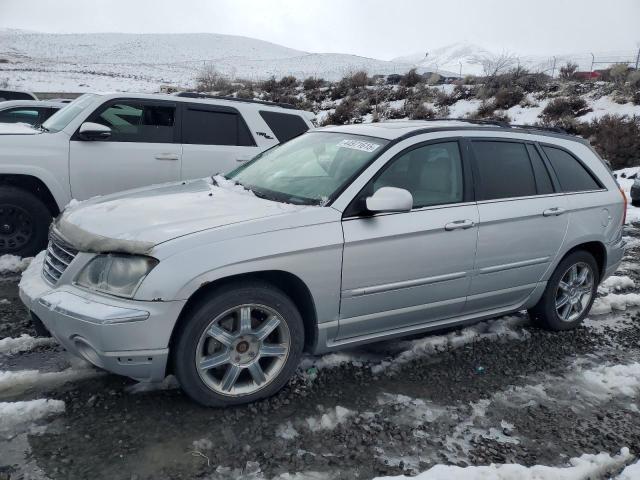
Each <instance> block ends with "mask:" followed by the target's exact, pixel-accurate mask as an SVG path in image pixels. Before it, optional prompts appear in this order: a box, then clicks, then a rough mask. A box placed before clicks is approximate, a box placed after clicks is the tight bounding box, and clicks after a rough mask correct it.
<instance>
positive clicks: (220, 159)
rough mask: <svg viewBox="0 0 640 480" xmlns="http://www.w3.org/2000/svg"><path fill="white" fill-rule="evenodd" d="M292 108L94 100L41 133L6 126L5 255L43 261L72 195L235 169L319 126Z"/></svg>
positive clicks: (142, 97) (178, 99)
mask: <svg viewBox="0 0 640 480" xmlns="http://www.w3.org/2000/svg"><path fill="white" fill-rule="evenodd" d="M312 117H313V114H311V113H309V112H304V111H301V110H296V109H294V108H292V107H291V106H290V105H286V104H276V103H268V102H258V101H246V100H240V99H235V98H227V97H210V96H205V95H200V94H195V93H193V94H192V93H182V94H178V95H173V96H168V95H162V94H155V95H151V94H149V95H147V94H122V93H120V94H85V95H82V96H81V97H79V98H78V99H76V100H75V101H73V102H72V103H70V104H68V105H67V106H66V107H64V108H63V109H61V110H60V111H58V112H57V113H56V114H54V115H53V116H52V117H51V118H49V119H48V120H47V121H46V122H44V123H43V124H42V125H41V126H40V127H38V128H32V127H30V126H27V125H23V124H12V125H10V124H0V254H4V253H12V254H16V255H21V256H29V255H34V254H35V253H37V252H38V251H40V250H42V249H43V248H44V247H45V246H46V243H47V236H48V228H49V224H50V223H51V220H52V218H53V217H55V216H56V215H58V214H59V213H60V211H62V210H63V209H64V207H65V205H67V203H69V201H70V200H71V199H72V198H75V199H77V200H84V199H87V198H89V197H93V196H96V195H104V194H108V193H112V192H117V191H121V190H126V189H130V188H135V187H140V186H145V185H151V184H155V183H163V182H170V181H179V180H183V179H190V178H198V177H205V176H208V175H212V174H215V173H226V172H229V171H231V170H233V169H235V168H236V167H238V166H239V165H241V163H242V162H245V161H247V160H249V159H251V158H253V157H254V156H256V155H257V154H258V153H260V152H263V151H264V150H267V149H269V148H271V147H273V146H275V145H277V144H279V143H282V142H285V141H287V140H289V139H291V138H293V137H296V136H298V135H300V134H301V133H304V132H305V131H307V130H309V129H310V128H312V127H313V125H312V123H311V118H312Z"/></svg>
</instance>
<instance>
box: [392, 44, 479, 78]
mask: <svg viewBox="0 0 640 480" xmlns="http://www.w3.org/2000/svg"><path fill="white" fill-rule="evenodd" d="M485 55H490V52H489V51H488V50H486V49H485V48H483V47H481V46H479V45H475V44H472V43H468V42H458V43H453V44H451V45H447V46H444V47H440V48H435V49H433V50H431V49H426V50H425V51H424V52H416V53H412V54H409V55H405V56H401V57H396V58H394V59H393V60H392V61H394V62H399V63H410V64H413V65H415V66H416V67H419V68H421V69H425V70H433V71H436V70H437V71H442V70H449V71H453V72H458V73H459V72H460V63H462V72H463V73H465V74H467V73H471V74H478V73H481V71H482V67H481V66H480V65H479V64H478V59H479V58H481V57H482V56H485Z"/></svg>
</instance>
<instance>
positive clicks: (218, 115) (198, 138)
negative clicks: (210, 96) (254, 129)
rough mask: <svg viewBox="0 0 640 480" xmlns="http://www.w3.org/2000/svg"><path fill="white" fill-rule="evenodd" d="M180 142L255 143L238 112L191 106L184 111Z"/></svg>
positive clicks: (206, 143)
mask: <svg viewBox="0 0 640 480" xmlns="http://www.w3.org/2000/svg"><path fill="white" fill-rule="evenodd" d="M182 143H189V144H195V145H237V146H241V147H252V146H254V145H255V142H254V141H253V138H252V137H251V134H250V133H249V129H248V128H247V125H246V124H245V122H244V119H243V118H242V117H241V116H240V115H239V114H238V113H236V112H231V111H229V112H227V111H215V110H203V109H198V108H193V107H189V108H187V109H186V111H185V118H184V122H183V127H182Z"/></svg>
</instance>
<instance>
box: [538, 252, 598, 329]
mask: <svg viewBox="0 0 640 480" xmlns="http://www.w3.org/2000/svg"><path fill="white" fill-rule="evenodd" d="M599 280H600V278H599V273H598V265H597V263H596V261H595V259H594V258H593V255H591V254H590V253H589V252H586V251H582V250H580V251H576V252H573V253H572V254H570V255H568V256H567V257H566V258H565V259H564V260H562V261H561V262H560V264H559V265H558V266H557V267H556V270H555V272H553V275H551V278H550V279H549V281H548V282H547V287H546V289H545V291H544V294H543V295H542V298H541V299H540V301H539V302H538V303H537V304H536V305H535V306H534V307H533V308H532V309H531V310H529V314H530V316H531V318H532V320H533V321H534V323H536V324H538V325H540V326H542V327H544V328H547V329H549V330H569V329H571V328H575V327H577V326H578V325H580V323H582V320H583V319H584V317H586V316H587V314H588V313H589V310H590V309H591V305H592V304H593V301H594V300H595V297H596V290H597V288H598V283H599Z"/></svg>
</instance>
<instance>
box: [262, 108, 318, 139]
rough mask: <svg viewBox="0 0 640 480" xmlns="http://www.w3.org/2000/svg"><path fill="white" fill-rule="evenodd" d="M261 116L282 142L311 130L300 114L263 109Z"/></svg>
mask: <svg viewBox="0 0 640 480" xmlns="http://www.w3.org/2000/svg"><path fill="white" fill-rule="evenodd" d="M260 116H261V117H262V119H263V120H264V121H265V122H266V123H267V125H268V126H269V128H270V129H271V131H272V132H273V133H274V135H275V136H276V138H277V139H278V141H279V142H280V143H284V142H286V141H288V140H291V139H292V138H295V137H297V136H299V135H302V134H303V133H304V132H306V131H307V130H309V127H308V126H307V124H306V123H305V121H304V120H303V119H302V118H301V117H300V116H299V115H293V114H290V113H280V112H270V111H266V110H261V111H260Z"/></svg>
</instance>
